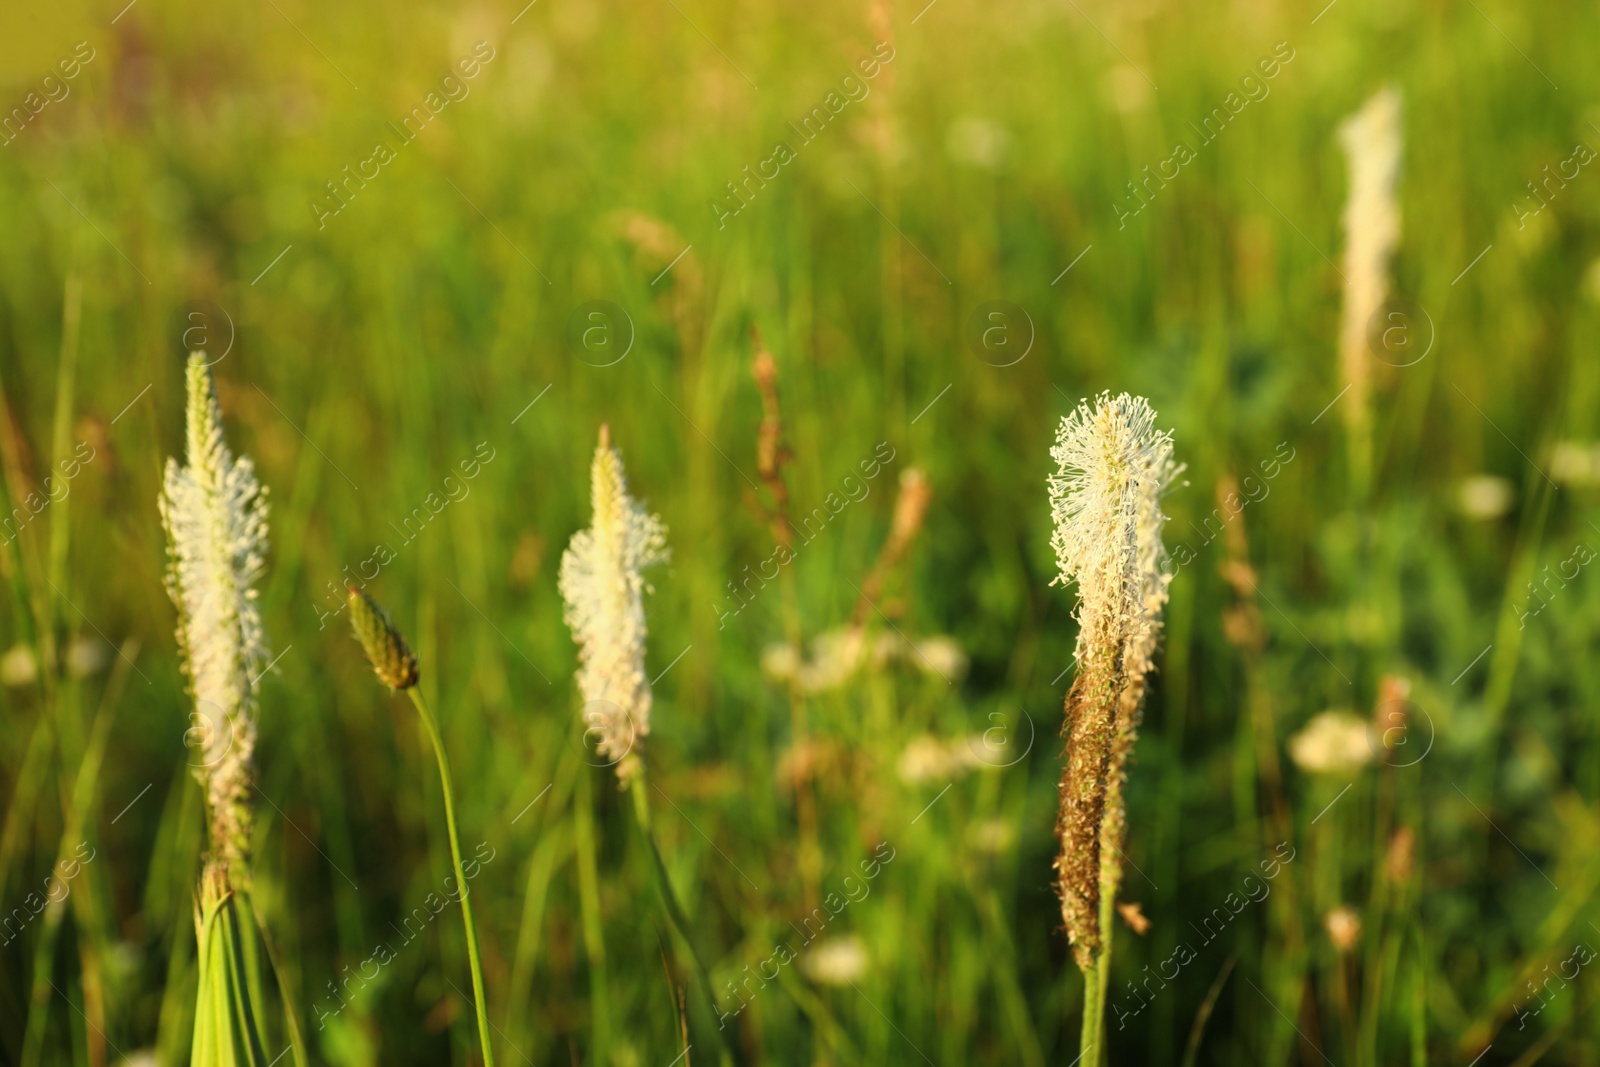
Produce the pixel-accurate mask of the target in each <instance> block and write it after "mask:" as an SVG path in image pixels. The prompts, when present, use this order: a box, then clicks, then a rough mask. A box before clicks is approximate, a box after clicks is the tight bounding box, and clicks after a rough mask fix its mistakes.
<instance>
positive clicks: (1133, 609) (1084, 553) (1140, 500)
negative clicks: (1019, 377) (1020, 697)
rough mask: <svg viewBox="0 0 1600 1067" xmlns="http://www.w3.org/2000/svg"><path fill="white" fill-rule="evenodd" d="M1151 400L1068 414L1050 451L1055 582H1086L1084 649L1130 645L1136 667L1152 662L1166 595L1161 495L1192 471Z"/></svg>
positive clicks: (1081, 604) (1080, 613) (1125, 399)
mask: <svg viewBox="0 0 1600 1067" xmlns="http://www.w3.org/2000/svg"><path fill="white" fill-rule="evenodd" d="M1155 419H1156V413H1155V411H1153V410H1152V409H1151V407H1150V404H1149V402H1148V401H1147V400H1145V399H1144V398H1143V397H1136V396H1130V395H1129V394H1127V393H1122V394H1120V395H1118V396H1116V397H1112V396H1111V395H1110V394H1109V393H1102V394H1101V395H1100V396H1099V397H1097V398H1096V400H1095V404H1094V407H1093V408H1091V407H1090V406H1089V404H1088V403H1087V402H1080V403H1079V404H1078V408H1077V410H1076V411H1074V412H1073V413H1072V414H1071V415H1068V416H1066V417H1065V418H1063V419H1062V420H1061V427H1060V429H1059V430H1058V431H1057V434H1056V444H1055V447H1054V448H1052V449H1051V450H1050V457H1051V458H1052V459H1054V460H1055V461H1056V464H1057V468H1058V469H1057V471H1056V473H1055V474H1053V475H1051V476H1050V479H1049V481H1050V510H1051V516H1052V518H1053V519H1054V521H1055V532H1054V533H1053V534H1052V535H1051V538H1050V547H1051V548H1053V549H1055V553H1056V562H1057V564H1058V565H1059V566H1060V573H1059V574H1058V575H1057V576H1056V579H1055V581H1054V582H1052V583H1051V584H1062V585H1065V584H1067V583H1069V582H1077V583H1078V608H1077V618H1078V625H1079V631H1078V645H1077V651H1076V657H1077V659H1078V661H1079V663H1080V664H1081V663H1082V661H1083V656H1084V654H1085V652H1086V650H1088V649H1089V648H1091V647H1105V646H1104V645H1103V644H1102V645H1098V646H1097V645H1094V644H1093V642H1095V641H1096V640H1099V641H1102V642H1103V641H1106V640H1107V639H1109V640H1110V641H1111V642H1114V643H1115V644H1118V645H1120V644H1121V643H1122V640H1123V639H1124V636H1125V637H1126V639H1127V640H1129V641H1130V642H1131V644H1130V646H1129V654H1130V659H1129V664H1128V665H1129V666H1130V667H1135V666H1141V665H1142V666H1143V667H1144V668H1145V669H1147V668H1148V662H1149V655H1150V652H1151V651H1152V650H1153V646H1154V641H1155V637H1156V630H1155V627H1156V626H1157V619H1158V617H1159V615H1160V613H1161V608H1162V606H1163V605H1164V604H1165V603H1166V600H1167V585H1168V584H1169V583H1170V582H1171V580H1172V576H1171V575H1170V574H1169V573H1166V569H1165V567H1164V564H1165V562H1166V559H1167V552H1166V548H1165V546H1164V545H1163V544H1162V540H1161V531H1162V527H1163V525H1164V524H1165V523H1166V516H1165V515H1163V514H1162V512H1161V496H1162V494H1163V493H1165V492H1166V490H1167V489H1168V487H1169V486H1171V484H1172V482H1173V480H1174V479H1176V478H1177V476H1178V475H1179V474H1180V473H1181V472H1182V470H1183V468H1182V467H1180V466H1178V465H1177V464H1175V463H1174V462H1173V459H1172V435H1171V434H1170V433H1167V432H1165V431H1161V430H1157V429H1156V428H1155Z"/></svg>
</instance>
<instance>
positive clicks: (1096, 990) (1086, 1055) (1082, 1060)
mask: <svg viewBox="0 0 1600 1067" xmlns="http://www.w3.org/2000/svg"><path fill="white" fill-rule="evenodd" d="M1104 967H1105V960H1104V959H1103V958H1101V957H1098V956H1097V957H1096V958H1095V961H1094V962H1093V963H1092V964H1090V965H1089V966H1088V967H1087V968H1085V969H1084V971H1083V1030H1082V1033H1081V1034H1080V1036H1079V1038H1078V1061H1077V1062H1078V1065H1079V1067H1095V1064H1096V1063H1098V1062H1099V1060H1100V1054H1099V1051H1098V1049H1099V1045H1100V1023H1101V1021H1102V1020H1103V1019H1104V1018H1105V1012H1106V1008H1105V1002H1104V1001H1103V1000H1102V999H1101V995H1100V972H1101V970H1103V969H1104Z"/></svg>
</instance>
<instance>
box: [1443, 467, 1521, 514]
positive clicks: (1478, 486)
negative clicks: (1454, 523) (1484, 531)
mask: <svg viewBox="0 0 1600 1067" xmlns="http://www.w3.org/2000/svg"><path fill="white" fill-rule="evenodd" d="M1516 498H1517V490H1516V487H1515V486H1513V485H1512V484H1511V483H1510V482H1509V481H1507V480H1506V479H1504V478H1502V477H1500V476H1499V475H1496V474H1471V475H1468V476H1467V477H1465V478H1463V479H1461V482H1460V483H1459V484H1458V485H1457V486H1456V508H1457V509H1458V510H1459V511H1460V512H1461V514H1463V515H1465V516H1467V518H1469V519H1498V518H1499V517H1500V516H1502V515H1504V514H1505V513H1506V512H1508V511H1510V510H1511V504H1512V502H1513V501H1515V500H1516Z"/></svg>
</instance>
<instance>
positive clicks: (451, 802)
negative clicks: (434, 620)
mask: <svg viewBox="0 0 1600 1067" xmlns="http://www.w3.org/2000/svg"><path fill="white" fill-rule="evenodd" d="M406 694H407V695H408V696H409V697H411V703H413V704H415V705H416V707H417V714H418V715H420V716H421V717H422V726H423V729H424V730H426V731H427V733H428V740H429V741H431V742H432V743H433V754H434V756H435V757H437V759H438V761H439V782H440V784H441V785H442V786H443V788H444V821H445V827H446V829H448V830H449V832H450V859H451V862H453V863H454V864H455V868H456V885H457V886H458V887H459V888H460V890H461V898H460V899H461V923H462V926H463V927H464V928H465V929H466V933H467V960H468V962H469V963H470V964H471V966H472V998H473V1005H472V1007H473V1010H474V1011H475V1012H476V1013H477V1016H478V1041H479V1042H480V1043H481V1045H482V1046H483V1063H484V1067H494V1046H493V1045H492V1044H491V1043H490V1041H489V1002H488V1000H487V999H486V998H485V994H484V989H483V962H482V960H480V959H479V957H478V924H477V922H476V921H475V920H474V919H473V917H472V891H471V890H470V889H469V888H468V887H467V875H466V871H465V870H463V868H462V866H461V839H460V834H459V833H458V832H457V831H456V804H455V799H454V797H455V789H454V787H453V786H452V785H451V784H450V761H449V760H447V759H446V758H445V754H444V741H443V740H442V739H441V738H440V737H439V724H438V723H436V722H434V719H433V712H431V711H429V710H428V702H427V701H426V700H424V699H423V697H422V692H421V690H419V689H418V688H417V687H416V686H414V685H413V686H410V687H408V688H407V689H406Z"/></svg>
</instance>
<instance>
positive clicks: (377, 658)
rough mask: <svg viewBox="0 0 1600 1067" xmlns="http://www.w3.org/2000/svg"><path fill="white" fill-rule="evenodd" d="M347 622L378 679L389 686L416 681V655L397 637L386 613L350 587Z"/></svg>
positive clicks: (403, 685)
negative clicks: (348, 619)
mask: <svg viewBox="0 0 1600 1067" xmlns="http://www.w3.org/2000/svg"><path fill="white" fill-rule="evenodd" d="M349 588H350V594H349V601H350V625H351V626H352V627H354V628H355V632H356V640H358V641H360V642H361V648H362V650H363V651H364V652H366V654H367V659H368V660H369V661H370V662H371V663H372V671H373V673H374V674H376V675H377V676H378V680H379V681H380V682H382V683H383V684H384V685H386V686H388V687H389V688H390V689H410V688H411V687H412V686H414V685H416V684H417V673H418V672H417V657H416V656H415V655H413V654H412V652H411V647H410V646H409V645H407V644H406V639H405V638H404V637H401V636H400V631H399V630H397V629H395V627H394V623H392V622H390V621H389V614H388V612H386V611H384V610H383V607H382V605H380V604H379V603H378V602H377V601H376V600H373V599H372V598H371V597H370V596H368V595H367V594H366V593H364V592H362V591H361V590H360V589H357V588H356V587H355V586H353V585H352V586H350V587H349Z"/></svg>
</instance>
